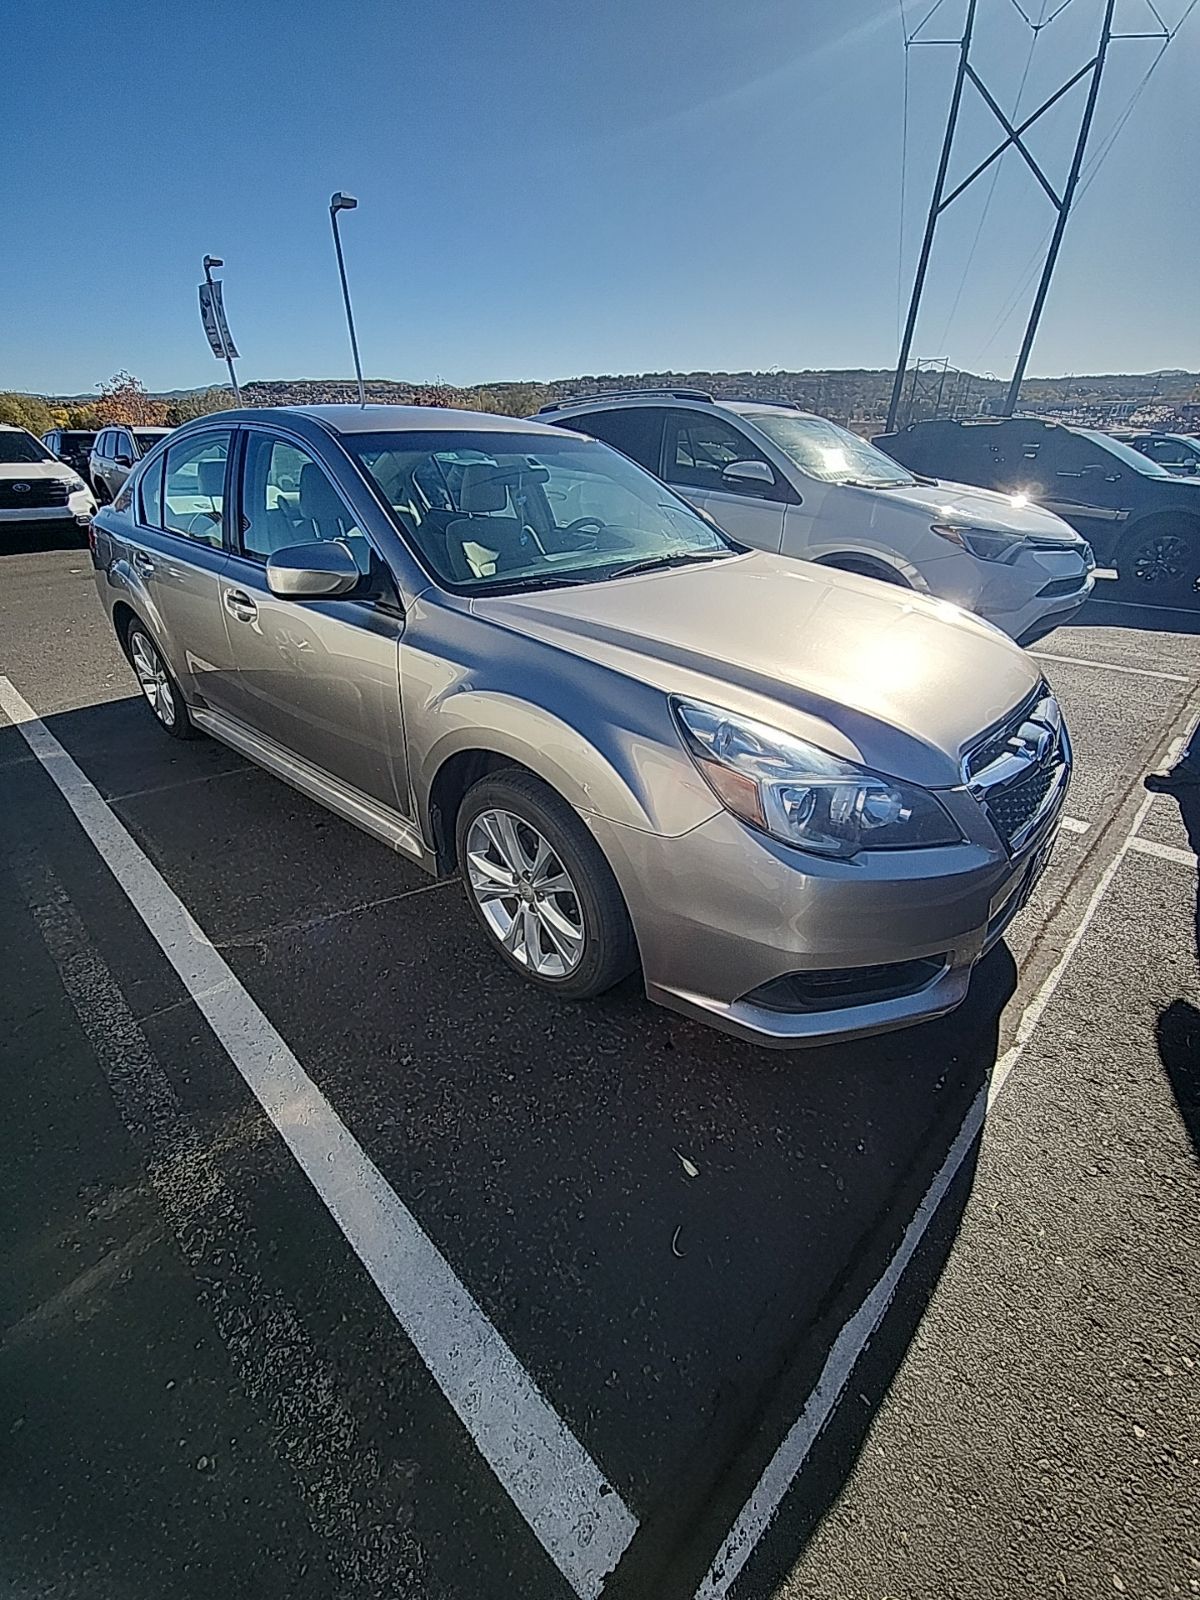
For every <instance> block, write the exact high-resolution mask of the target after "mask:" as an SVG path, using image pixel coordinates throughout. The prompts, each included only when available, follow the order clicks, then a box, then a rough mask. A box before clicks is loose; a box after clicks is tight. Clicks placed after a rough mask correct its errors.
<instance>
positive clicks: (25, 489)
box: [12, 483, 29, 494]
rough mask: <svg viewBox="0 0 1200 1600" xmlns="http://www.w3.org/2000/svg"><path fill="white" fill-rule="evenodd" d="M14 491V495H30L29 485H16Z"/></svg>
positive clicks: (13, 487)
mask: <svg viewBox="0 0 1200 1600" xmlns="http://www.w3.org/2000/svg"><path fill="white" fill-rule="evenodd" d="M12 489H13V493H14V494H28V493H29V485H28V484H27V483H14V484H13V486H12Z"/></svg>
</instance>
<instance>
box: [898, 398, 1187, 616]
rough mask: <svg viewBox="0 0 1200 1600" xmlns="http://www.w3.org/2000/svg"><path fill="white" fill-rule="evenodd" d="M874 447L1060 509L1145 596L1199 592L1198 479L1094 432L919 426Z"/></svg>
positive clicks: (939, 473)
mask: <svg viewBox="0 0 1200 1600" xmlns="http://www.w3.org/2000/svg"><path fill="white" fill-rule="evenodd" d="M875 443H876V444H877V445H878V446H879V448H880V449H881V450H885V451H886V452H887V453H888V455H890V456H892V457H893V458H894V459H895V460H896V461H899V462H902V463H903V465H904V466H906V467H908V469H909V470H910V471H911V472H919V473H923V474H925V475H926V476H929V477H934V478H950V479H953V480H955V481H956V482H958V483H977V484H979V485H980V486H981V487H982V488H985V489H999V490H1002V491H1003V492H1004V493H1006V494H1014V495H1016V494H1020V495H1025V496H1027V498H1028V499H1030V500H1035V501H1037V503H1038V504H1039V505H1041V506H1044V507H1045V509H1046V510H1047V511H1056V512H1057V513H1058V515H1059V516H1060V517H1062V518H1064V519H1065V520H1066V521H1067V522H1069V523H1070V524H1071V526H1072V527H1073V528H1075V529H1076V530H1077V531H1078V532H1079V533H1081V534H1082V535H1083V537H1084V538H1085V539H1086V540H1087V541H1088V543H1089V544H1090V545H1091V546H1092V549H1093V550H1094V551H1095V552H1096V560H1097V562H1099V564H1100V565H1101V566H1114V567H1116V568H1117V571H1118V574H1119V576H1120V579H1121V584H1122V588H1123V589H1124V590H1125V591H1127V592H1129V593H1131V594H1136V595H1139V596H1144V597H1145V598H1146V599H1151V598H1153V599H1154V600H1160V601H1167V600H1169V599H1172V600H1174V599H1179V598H1181V597H1184V596H1192V595H1194V594H1195V592H1196V588H1197V582H1198V579H1200V479H1193V478H1183V477H1174V476H1172V474H1171V473H1169V472H1166V471H1164V469H1163V468H1162V467H1160V466H1159V465H1158V463H1157V462H1154V461H1150V460H1148V459H1147V458H1146V457H1145V456H1143V455H1139V453H1138V452H1137V451H1136V450H1133V449H1131V448H1130V447H1129V445H1127V444H1122V443H1121V442H1120V440H1118V439H1114V438H1112V437H1111V435H1109V434H1105V433H1097V432H1094V431H1093V430H1092V429H1091V428H1069V427H1067V426H1066V425H1065V424H1063V423H1060V422H1042V421H1040V420H1039V419H1037V418H1035V417H998V418H995V419H992V418H980V419H978V420H977V421H976V420H973V421H969V422H955V421H951V420H950V419H948V418H940V419H937V420H935V421H931V422H912V423H910V424H909V425H908V427H907V428H902V429H900V430H899V431H898V432H897V433H885V434H881V435H880V436H879V437H878V438H877V439H876V440H875Z"/></svg>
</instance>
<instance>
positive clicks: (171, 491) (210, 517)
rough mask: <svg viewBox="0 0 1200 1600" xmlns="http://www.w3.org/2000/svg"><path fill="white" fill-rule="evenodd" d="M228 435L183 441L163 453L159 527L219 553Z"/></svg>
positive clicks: (218, 434) (221, 538)
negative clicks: (164, 455) (210, 547)
mask: <svg viewBox="0 0 1200 1600" xmlns="http://www.w3.org/2000/svg"><path fill="white" fill-rule="evenodd" d="M230 437H231V436H230V432H229V429H228V428H223V429H221V431H220V432H219V433H202V434H199V435H198V436H197V437H196V438H194V439H182V440H180V442H179V443H178V444H177V445H173V446H172V447H171V449H169V450H168V451H167V453H166V457H165V470H164V473H163V490H162V509H161V522H160V524H159V526H161V527H163V528H165V529H166V530H167V531H168V532H169V533H179V534H182V535H183V537H184V538H185V539H195V540H196V541H197V543H199V544H207V545H212V546H213V548H214V549H220V547H221V545H222V542H223V530H224V517H225V467H226V463H227V461H228V459H229V441H230Z"/></svg>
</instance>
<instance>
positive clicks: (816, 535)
mask: <svg viewBox="0 0 1200 1600" xmlns="http://www.w3.org/2000/svg"><path fill="white" fill-rule="evenodd" d="M538 419H539V421H542V422H549V423H553V424H554V425H555V426H556V427H561V428H573V429H577V430H578V431H579V432H581V433H588V434H591V435H592V436H593V437H595V438H597V439H602V440H604V441H605V443H607V444H611V445H614V446H615V447H616V448H617V449H618V450H621V451H623V452H624V453H625V454H626V455H628V456H631V457H632V458H633V460H635V461H637V462H639V463H640V464H641V465H642V466H643V467H646V468H648V469H649V470H650V471H651V472H654V473H657V474H658V476H659V477H660V478H662V479H664V481H665V482H667V483H669V484H671V485H672V487H673V488H675V489H676V490H678V492H679V493H680V494H681V495H683V496H685V497H686V498H687V499H688V500H689V501H691V503H692V504H693V505H696V506H699V507H700V508H701V509H702V510H704V511H706V512H708V513H709V514H710V515H711V516H712V517H713V518H714V520H715V521H716V522H717V523H718V524H719V525H720V526H721V527H722V528H724V529H725V530H726V531H727V532H728V533H731V534H732V535H733V536H734V538H736V539H741V540H744V541H745V543H746V544H749V545H754V546H755V547H756V548H758V549H760V550H771V551H778V552H780V553H782V554H783V555H788V556H799V557H802V558H803V559H805V560H808V561H816V562H819V563H820V564H821V565H823V566H831V567H838V568H840V569H841V570H842V571H845V572H857V573H861V574H862V575H864V576H866V577H871V578H882V579H884V580H885V581H886V582H888V583H893V584H897V585H900V586H902V587H903V588H906V589H913V590H916V592H917V593H918V594H927V595H935V596H937V597H938V598H940V599H943V600H952V601H954V602H955V603H956V604H957V605H961V606H965V607H967V609H968V610H971V611H976V612H978V613H979V615H980V616H983V617H986V618H987V619H988V621H990V622H994V623H995V624H996V626H997V627H999V628H1003V630H1004V631H1005V633H1007V634H1009V635H1010V636H1011V637H1012V638H1015V639H1017V640H1018V641H1019V642H1020V643H1022V644H1030V643H1032V642H1033V640H1035V639H1038V638H1040V637H1041V636H1042V635H1043V634H1045V633H1049V631H1050V630H1051V629H1052V628H1055V627H1057V626H1058V625H1059V624H1060V623H1062V622H1065V621H1067V619H1068V618H1069V617H1071V616H1072V615H1073V613H1074V612H1075V611H1077V610H1078V609H1079V607H1080V606H1081V605H1082V604H1083V603H1084V601H1085V600H1086V599H1087V597H1088V595H1089V594H1090V593H1091V591H1092V585H1093V582H1094V578H1093V575H1092V569H1093V566H1094V562H1093V560H1092V555H1091V552H1090V550H1089V549H1088V547H1087V545H1086V544H1085V543H1084V542H1083V541H1082V540H1081V539H1080V538H1079V536H1078V535H1077V534H1075V533H1073V532H1072V531H1071V529H1070V528H1068V527H1067V526H1066V525H1065V523H1063V522H1061V521H1060V520H1059V519H1058V518H1057V517H1054V516H1051V515H1049V514H1047V513H1046V512H1043V511H1039V510H1038V509H1036V508H1034V507H1029V506H1024V505H1020V506H1018V505H1014V504H1013V502H1012V500H1011V499H1008V498H1005V497H1003V496H1000V495H989V494H982V493H980V491H979V490H976V489H964V488H962V487H961V486H960V485H957V484H940V485H938V484H931V483H922V482H920V481H918V479H917V478H915V477H914V476H913V474H912V473H911V472H908V471H906V470H905V469H904V468H902V467H899V466H897V464H896V463H895V462H894V461H890V460H889V459H888V458H887V457H886V456H884V455H881V454H880V452H879V451H878V450H876V449H875V448H874V447H873V446H872V445H871V444H869V443H868V442H867V441H866V440H865V439H860V438H858V437H857V436H856V435H855V434H852V433H849V432H848V431H847V430H846V429H845V428H839V427H838V426H837V424H836V423H833V422H829V421H827V420H826V419H825V418H824V417H817V416H813V415H812V414H810V413H808V412H805V411H799V410H797V409H796V408H795V407H793V406H787V405H770V404H767V403H765V402H762V401H744V402H742V401H732V400H720V401H718V400H714V399H713V397H712V396H711V395H708V394H705V393H703V391H701V390H696V389H671V390H657V391H655V390H646V389H641V390H634V391H630V392H628V393H621V394H611V395H598V396H592V397H590V398H588V399H586V400H576V401H569V402H564V403H562V404H558V405H553V406H545V407H543V408H542V410H541V411H540V412H539V413H538Z"/></svg>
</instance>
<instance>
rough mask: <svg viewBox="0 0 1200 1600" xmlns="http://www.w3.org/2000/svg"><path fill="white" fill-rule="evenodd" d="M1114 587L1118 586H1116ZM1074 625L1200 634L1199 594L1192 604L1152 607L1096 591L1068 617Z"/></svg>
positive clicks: (1076, 626) (1069, 622) (1124, 597)
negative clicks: (1096, 592) (1085, 603)
mask: <svg viewBox="0 0 1200 1600" xmlns="http://www.w3.org/2000/svg"><path fill="white" fill-rule="evenodd" d="M1114 589H1115V585H1114ZM1068 626H1069V627H1072V628H1138V629H1141V630H1144V631H1147V632H1151V633H1190V634H1196V633H1200V596H1197V597H1196V599H1195V601H1194V602H1193V603H1192V604H1191V605H1190V606H1189V605H1187V604H1186V603H1183V604H1178V603H1177V604H1175V605H1172V606H1151V605H1145V604H1140V603H1139V602H1138V601H1136V600H1130V599H1128V598H1127V597H1126V596H1124V595H1122V594H1119V593H1115V592H1114V593H1113V594H1112V595H1111V596H1110V595H1108V594H1107V593H1105V594H1104V595H1099V594H1094V595H1093V596H1092V598H1091V599H1090V600H1089V601H1088V603H1087V605H1085V606H1083V607H1081V608H1080V610H1078V611H1077V612H1076V613H1075V615H1074V616H1073V617H1071V618H1069V619H1068Z"/></svg>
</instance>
